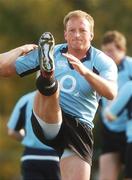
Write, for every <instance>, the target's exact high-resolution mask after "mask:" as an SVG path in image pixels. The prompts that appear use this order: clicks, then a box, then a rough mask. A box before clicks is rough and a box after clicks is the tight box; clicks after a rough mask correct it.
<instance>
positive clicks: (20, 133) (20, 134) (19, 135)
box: [8, 128, 25, 141]
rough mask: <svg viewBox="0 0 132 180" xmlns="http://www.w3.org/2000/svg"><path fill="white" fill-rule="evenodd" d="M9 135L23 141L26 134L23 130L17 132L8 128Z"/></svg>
mask: <svg viewBox="0 0 132 180" xmlns="http://www.w3.org/2000/svg"><path fill="white" fill-rule="evenodd" d="M8 135H9V136H10V137H12V138H13V139H15V140H17V141H22V139H23V137H24V135H25V132H24V130H23V129H21V130H20V131H15V130H14V129H10V128H8Z"/></svg>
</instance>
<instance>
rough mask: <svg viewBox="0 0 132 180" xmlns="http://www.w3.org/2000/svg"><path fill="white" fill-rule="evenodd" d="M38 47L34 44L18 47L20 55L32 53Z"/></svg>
mask: <svg viewBox="0 0 132 180" xmlns="http://www.w3.org/2000/svg"><path fill="white" fill-rule="evenodd" d="M37 47H38V46H37V45H36V44H25V45H23V46H20V47H19V48H20V50H21V55H25V54H27V53H28V52H30V51H32V50H33V49H36V48H37Z"/></svg>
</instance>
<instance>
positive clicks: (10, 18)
mask: <svg viewBox="0 0 132 180" xmlns="http://www.w3.org/2000/svg"><path fill="white" fill-rule="evenodd" d="M75 9H81V10H84V11H87V12H88V13H90V14H91V15H92V16H93V18H94V20H95V37H94V40H93V45H94V46H95V47H97V48H100V43H101V38H102V35H103V34H104V33H105V32H106V31H107V30H118V31H121V32H122V33H123V34H124V35H125V36H126V38H127V42H128V43H127V47H128V53H127V54H128V55H130V56H132V46H131V44H132V36H131V30H132V23H131V18H132V1H130V0H116V1H111V0H107V1H106V0H26V1H23V0H0V53H3V52H6V51H8V50H10V49H12V48H15V47H17V46H20V45H23V44H27V43H37V42H38V39H39V37H40V35H41V34H42V33H43V32H45V31H50V32H51V33H52V34H53V35H54V37H55V39H56V43H61V42H64V38H63V23H62V21H63V17H64V16H65V14H66V13H68V12H69V11H71V10H75ZM34 78H35V74H32V75H30V76H27V77H24V78H21V79H20V77H12V78H6V79H5V78H0V180H18V179H20V167H19V159H20V156H21V152H22V147H21V145H20V143H17V142H15V141H14V140H13V139H11V138H10V137H8V135H7V128H6V124H7V122H8V118H9V116H10V113H11V111H12V108H13V107H14V105H15V103H16V101H17V100H18V98H19V97H20V96H22V95H24V94H26V93H27V92H29V91H32V90H34V89H35V85H34ZM94 135H95V154H94V162H93V169H92V180H96V179H97V178H96V176H97V169H98V154H99V143H100V142H99V118H98V115H97V116H96V118H95V128H94ZM97 137H98V138H97Z"/></svg>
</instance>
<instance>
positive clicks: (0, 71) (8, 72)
mask: <svg viewBox="0 0 132 180" xmlns="http://www.w3.org/2000/svg"><path fill="white" fill-rule="evenodd" d="M35 48H37V45H35V44H27V45H23V46H20V47H18V48H15V49H12V50H10V51H8V52H5V53H3V54H0V77H9V76H12V75H14V74H16V68H15V61H16V59H17V58H18V57H19V56H22V55H24V54H27V53H28V52H30V51H32V50H33V49H35Z"/></svg>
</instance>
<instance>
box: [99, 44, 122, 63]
mask: <svg viewBox="0 0 132 180" xmlns="http://www.w3.org/2000/svg"><path fill="white" fill-rule="evenodd" d="M102 51H103V52H104V53H105V54H107V55H108V56H110V57H111V58H112V59H113V60H114V61H115V63H116V64H118V63H119V61H121V60H122V59H123V58H124V55H125V50H121V49H119V48H118V47H116V45H115V43H114V42H112V43H108V44H105V45H102Z"/></svg>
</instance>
